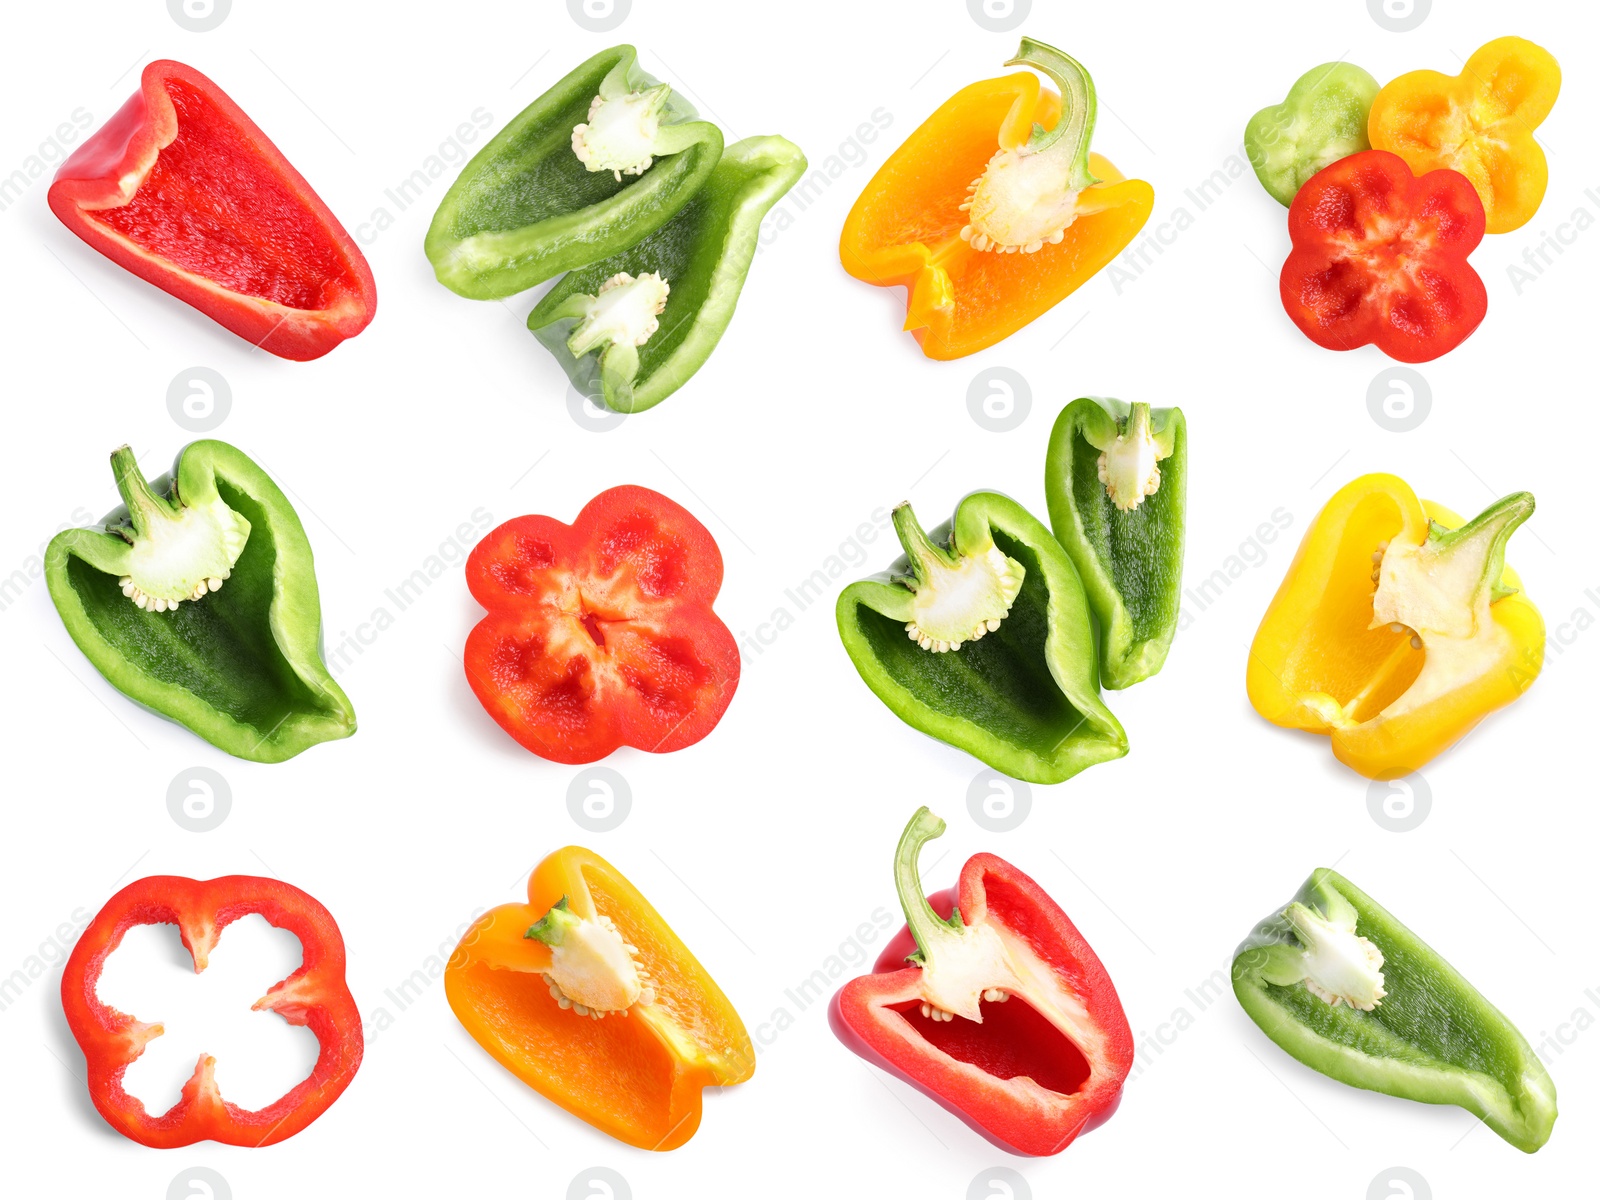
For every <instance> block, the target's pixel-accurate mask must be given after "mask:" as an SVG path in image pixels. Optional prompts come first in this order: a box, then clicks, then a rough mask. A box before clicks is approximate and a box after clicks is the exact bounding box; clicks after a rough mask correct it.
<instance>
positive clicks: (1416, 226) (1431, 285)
mask: <svg viewBox="0 0 1600 1200" xmlns="http://www.w3.org/2000/svg"><path fill="white" fill-rule="evenodd" d="M1483 229H1484V216H1483V202H1482V201H1481V200H1479V199H1478V193H1477V192H1476V191H1475V190H1474V189H1473V186H1472V184H1471V183H1470V182H1468V180H1467V177H1466V176H1465V175H1462V174H1460V173H1459V172H1457V171H1447V170H1439V171H1429V172H1428V173H1427V174H1425V175H1421V176H1415V175H1412V174H1411V168H1410V167H1408V166H1407V165H1406V163H1405V160H1404V159H1402V158H1401V157H1400V156H1399V155H1397V154H1390V153H1388V152H1387V151H1384V150H1365V151H1362V152H1361V153H1359V154H1352V155H1350V156H1349V157H1348V158H1341V159H1340V160H1339V161H1338V162H1336V163H1333V164H1332V165H1331V166H1327V167H1324V168H1323V169H1322V170H1321V171H1319V172H1317V174H1315V175H1313V176H1312V177H1311V178H1310V179H1308V180H1307V181H1306V183H1305V185H1304V186H1303V187H1302V188H1301V189H1300V191H1299V192H1297V193H1296V194H1295V198H1294V203H1293V204H1291V205H1290V206H1289V238H1290V240H1291V241H1292V242H1293V244H1294V249H1293V250H1291V251H1290V253H1289V258H1288V260H1287V261H1286V262H1285V263H1284V264H1283V273H1282V274H1281V275H1280V276H1279V277H1278V291H1279V293H1280V294H1281V296H1282V297H1283V308H1284V311H1285V312H1287V313H1288V314H1289V317H1290V319H1291V320H1292V321H1294V323H1295V324H1296V325H1298V326H1299V327H1300V331H1301V332H1302V333H1304V334H1305V335H1306V336H1307V337H1308V338H1310V339H1311V340H1312V341H1313V342H1315V343H1316V344H1317V345H1319V346H1323V347H1326V348H1327V349H1329V350H1354V349H1355V348H1356V347H1357V346H1365V345H1367V344H1368V343H1372V344H1374V345H1376V346H1377V347H1378V349H1380V350H1382V351H1383V352H1384V353H1385V354H1387V355H1388V356H1389V357H1390V358H1394V359H1398V360H1400V361H1401V362H1427V361H1428V360H1429V359H1433V358H1438V357H1439V356H1440V355H1441V354H1444V353H1446V352H1447V351H1450V350H1453V349H1455V347H1457V346H1459V345H1460V344H1461V343H1462V342H1463V341H1465V340H1466V338H1467V336H1468V335H1469V334H1470V333H1471V332H1472V331H1473V330H1474V329H1476V328H1477V327H1478V323H1479V322H1480V321H1482V320H1483V316H1484V313H1485V312H1486V311H1488V307H1489V296H1488V293H1487V292H1486V291H1485V290H1484V286H1483V280H1482V279H1480V278H1478V273H1477V272H1476V271H1474V270H1473V269H1472V267H1471V266H1470V265H1468V263H1467V256H1468V255H1469V254H1471V253H1472V251H1473V250H1474V249H1476V248H1477V245H1478V243H1479V242H1481V241H1482V240H1483Z"/></svg>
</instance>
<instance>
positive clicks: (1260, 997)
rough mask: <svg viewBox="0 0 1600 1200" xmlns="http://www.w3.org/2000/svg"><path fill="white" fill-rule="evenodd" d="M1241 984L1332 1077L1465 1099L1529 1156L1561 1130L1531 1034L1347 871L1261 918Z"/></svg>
mask: <svg viewBox="0 0 1600 1200" xmlns="http://www.w3.org/2000/svg"><path fill="white" fill-rule="evenodd" d="M1363 939H1364V942H1363ZM1375 955H1376V956H1381V957H1376V956H1375ZM1233 991H1234V995H1236V996H1237V997H1238V998H1239V1003H1240V1004H1242V1005H1243V1006H1244V1010H1245V1012H1247V1013H1249V1014H1250V1019H1251V1020H1253V1021H1254V1022H1255V1023H1256V1024H1257V1025H1259V1026H1260V1027H1261V1029H1262V1031H1263V1032H1264V1033H1266V1035H1267V1036H1268V1037H1270V1038H1271V1039H1272V1040H1273V1041H1274V1042H1276V1043H1278V1045H1279V1046H1281V1047H1282V1048H1283V1049H1284V1050H1287V1051H1288V1052H1289V1054H1291V1055H1292V1056H1293V1057H1295V1058H1297V1059H1299V1060H1300V1061H1301V1062H1302V1063H1304V1064H1305V1065H1306V1066H1308V1067H1310V1068H1311V1069H1312V1070H1314V1071H1320V1072H1321V1073H1322V1074H1324V1075H1326V1076H1328V1077H1329V1078H1331V1079H1337V1080H1339V1081H1340V1082H1341V1083H1348V1084H1350V1085H1351V1086H1352V1087H1358V1088H1366V1089H1368V1090H1370V1091H1375V1092H1383V1093H1384V1094H1386V1095H1389V1096H1399V1097H1401V1098H1402V1099H1406V1100H1418V1101H1421V1102H1422V1103H1424V1104H1454V1105H1458V1106H1459V1107H1461V1108H1464V1109H1466V1110H1467V1111H1468V1112H1470V1113H1475V1114H1476V1115H1477V1116H1479V1117H1481V1118H1482V1119H1483V1121H1484V1123H1485V1124H1486V1125H1488V1126H1489V1128H1491V1129H1493V1130H1494V1131H1495V1132H1496V1133H1498V1134H1499V1135H1500V1136H1501V1137H1503V1138H1505V1140H1506V1141H1508V1142H1510V1143H1511V1144H1512V1145H1513V1146H1515V1147H1517V1149H1519V1150H1523V1151H1526V1152H1528V1153H1530V1154H1531V1153H1533V1152H1534V1151H1535V1150H1537V1149H1539V1147H1540V1146H1543V1145H1544V1144H1545V1142H1547V1141H1549V1139H1550V1130H1551V1127H1552V1126H1553V1125H1554V1124H1555V1119H1556V1088H1555V1084H1554V1083H1552V1082H1551V1080H1550V1076H1549V1074H1548V1073H1547V1072H1546V1071H1545V1069H1544V1065H1543V1064H1542V1063H1541V1062H1540V1061H1539V1059H1538V1056H1537V1055H1536V1054H1535V1053H1534V1052H1533V1049H1532V1047H1530V1046H1529V1045H1528V1043H1527V1041H1526V1039H1524V1038H1523V1036H1522V1035H1521V1034H1520V1033H1518V1032H1517V1029H1516V1027H1515V1026H1514V1025H1512V1024H1511V1022H1510V1021H1508V1020H1507V1019H1506V1018H1505V1016H1504V1014H1502V1013H1501V1012H1500V1011H1499V1010H1498V1009H1497V1008H1495V1007H1494V1006H1493V1005H1492V1004H1490V1003H1489V1002H1488V1001H1487V1000H1485V999H1484V998H1483V996H1482V995H1481V994H1480V993H1479V992H1478V991H1477V989H1476V988H1474V987H1473V986H1472V985H1471V984H1470V983H1468V982H1467V981H1466V980H1465V979H1463V978H1462V977H1461V976H1460V975H1459V974H1458V973H1457V972H1456V971H1455V969H1454V968H1453V967H1451V966H1450V964H1449V963H1447V962H1445V960H1444V959H1442V958H1440V957H1439V955H1438V954H1437V953H1435V952H1434V951H1433V950H1432V949H1431V948H1430V947H1429V946H1428V945H1427V943H1425V942H1424V941H1423V940H1422V939H1421V938H1419V937H1417V935H1416V934H1414V933H1412V932H1411V930H1409V929H1407V928H1406V927H1405V926H1404V925H1402V924H1401V923H1400V922H1399V921H1397V920H1396V919H1395V918H1394V917H1393V916H1392V915H1391V914H1390V913H1388V912H1387V911H1385V910H1384V909H1383V908H1382V907H1381V906H1380V905H1379V904H1378V903H1377V902H1376V901H1375V900H1373V899H1372V897H1371V896H1368V895H1367V894H1366V893H1365V892H1363V891H1362V890H1361V889H1360V888H1358V887H1356V886H1355V885H1354V884H1352V883H1351V882H1350V881H1349V880H1348V879H1345V878H1344V877H1343V876H1342V875H1339V874H1337V873H1335V872H1333V871H1330V870H1327V869H1325V868H1323V869H1318V870H1316V871H1313V872H1312V873H1311V878H1310V879H1308V880H1306V882H1305V886H1303V887H1302V888H1301V889H1300V891H1299V892H1298V893H1297V894H1296V895H1295V898H1294V900H1293V901H1292V902H1291V903H1290V905H1289V906H1288V907H1286V908H1284V909H1283V910H1281V911H1280V912H1278V913H1275V914H1274V915H1272V916H1271V917H1268V918H1267V919H1266V920H1265V921H1263V922H1262V923H1261V924H1260V925H1259V926H1257V928H1256V930H1255V932H1254V933H1252V934H1251V935H1250V936H1249V937H1248V938H1246V939H1245V940H1244V942H1243V943H1242V944H1241V945H1240V946H1239V949H1238V950H1237V951H1236V952H1235V957H1234V960H1233ZM1333 1000H1337V1001H1338V1002H1331V1001H1333ZM1352 1003H1353V1004H1354V1006H1352ZM1368 1005H1370V1006H1371V1007H1367V1006H1368Z"/></svg>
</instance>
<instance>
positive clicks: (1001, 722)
mask: <svg viewBox="0 0 1600 1200" xmlns="http://www.w3.org/2000/svg"><path fill="white" fill-rule="evenodd" d="M895 521H896V527H897V530H899V531H900V533H901V539H902V543H903V544H905V545H907V548H908V550H910V549H911V548H912V547H914V546H915V545H916V541H915V538H917V537H922V538H924V539H925V540H927V541H928V542H929V543H931V545H932V546H933V547H934V548H935V549H936V550H937V551H938V552H939V553H944V554H955V555H957V556H958V557H965V556H967V555H974V554H979V553H984V552H987V550H988V549H989V548H991V547H992V548H994V549H996V550H998V551H999V552H1000V553H1001V554H1002V555H1004V556H1005V557H1007V558H1009V559H1011V560H1013V561H1014V562H1015V563H1017V564H1019V565H1020V566H1021V567H1022V568H1023V571H1024V575H1023V578H1022V581H1021V587H1020V590H1019V591H1018V592H1017V594H1016V598H1015V600H1014V602H1013V603H1012V606H1011V609H1010V611H1009V613H1008V614H1007V615H1006V616H1005V617H1004V619H1003V620H1001V621H1000V622H999V624H998V627H997V628H995V629H992V630H990V631H988V632H987V633H986V634H984V635H981V636H979V637H977V638H974V639H972V640H968V641H965V642H963V643H962V644H961V645H960V647H959V648H958V649H953V650H947V651H943V652H934V651H930V650H928V649H924V648H923V647H922V646H920V645H919V644H918V643H917V642H916V641H913V640H911V639H910V638H908V637H907V629H906V624H907V622H908V621H909V620H910V619H911V605H912V604H913V601H914V599H915V595H914V593H912V592H911V591H910V590H909V589H908V587H907V584H906V582H905V580H906V579H907V578H908V575H907V572H908V571H909V570H911V566H910V564H909V562H908V559H907V558H904V557H902V558H901V559H900V560H898V561H897V562H896V563H895V564H894V565H893V567H892V568H891V570H890V571H888V572H885V573H883V574H880V575H876V576H873V577H872V578H870V579H864V580H861V581H859V582H857V583H853V584H851V585H850V586H848V587H846V588H845V589H844V591H842V592H841V593H840V595H839V600H838V603H837V605H836V607H835V616H836V618H837V620H838V625H839V637H840V639H841V640H842V641H843V642H844V648H845V651H846V652H847V653H848V654H849V655H850V661H851V662H852V663H854V664H855V668H856V671H857V672H858V673H859V674H860V676H861V678H862V680H863V682H865V683H866V685H867V686H868V687H869V688H871V689H872V691H873V693H874V694H875V695H877V697H878V699H880V700H882V701H883V703H884V704H885V705H886V706H887V707H888V708H889V711H890V712H892V713H894V714H895V715H896V716H898V717H899V718H900V719H901V720H902V721H904V722H905V723H906V724H907V725H910V726H911V727H912V728H913V729H918V730H921V731H922V732H923V733H926V734H927V735H928V736H930V737H934V738H937V739H938V740H939V741H941V742H945V743H946V744H948V745H951V746H954V747H956V748H957V749H958V750H964V751H966V752H967V753H968V754H971V755H972V756H973V757H974V758H977V759H980V760H982V761H983V762H985V763H987V764H988V765H989V766H991V767H993V768H995V770H997V771H1002V772H1004V773H1005V774H1007V775H1010V776H1011V777H1012V778H1014V779H1024V780H1027V781H1028V782H1030V783H1060V782H1062V781H1063V780H1066V779H1070V778H1071V777H1072V776H1074V775H1076V774H1077V773H1078V772H1079V771H1081V770H1083V769H1084V768H1085V767H1090V766H1093V765H1094V764H1096V763H1101V762H1106V761H1109V760H1110V759H1114V758H1121V757H1122V756H1123V755H1124V754H1126V753H1127V752H1128V740H1127V735H1126V734H1125V733H1124V732H1123V729H1122V726H1121V725H1120V724H1119V723H1118V721H1117V719H1116V717H1114V716H1113V715H1112V714H1111V711H1110V710H1109V709H1108V708H1106V706H1105V704H1104V703H1103V702H1102V701H1101V699H1100V694H1099V686H1098V682H1097V676H1096V669H1095V648H1094V634H1093V627H1092V625H1091V623H1090V618H1089V606H1088V602H1087V600H1086V599H1085V597H1084V591H1083V584H1082V582H1081V581H1080V580H1079V579H1078V573H1077V571H1076V570H1075V569H1074V568H1073V566H1072V560H1071V559H1069V558H1068V557H1067V555H1066V552H1065V551H1063V550H1062V549H1061V546H1060V545H1059V543H1057V542H1056V540H1055V538H1054V537H1052V536H1051V534H1050V531H1049V530H1048V529H1046V528H1045V527H1044V526H1043V525H1041V524H1040V523H1039V522H1038V520H1036V519H1035V518H1034V517H1033V516H1032V515H1031V514H1029V513H1028V512H1027V510H1026V509H1024V508H1023V507H1022V506H1021V505H1020V504H1018V503H1017V502H1016V501H1014V500H1011V499H1009V498H1007V497H1005V496H1002V495H1000V494H999V493H997V492H974V493H973V494H972V495H970V496H968V497H967V498H966V499H964V500H963V501H962V502H961V503H960V505H958V506H957V508H956V511H955V516H954V517H953V519H952V520H951V522H950V524H949V526H948V527H946V526H941V527H939V528H938V529H935V530H934V531H933V532H932V534H930V535H923V534H922V533H921V529H920V526H916V525H915V522H916V519H915V517H913V516H910V509H909V507H908V506H906V505H901V506H900V507H899V508H897V509H896V510H895ZM906 526H913V527H915V529H914V532H911V533H908V532H907V531H906V528H905V527H906ZM908 539H910V540H908Z"/></svg>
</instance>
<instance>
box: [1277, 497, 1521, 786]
mask: <svg viewBox="0 0 1600 1200" xmlns="http://www.w3.org/2000/svg"><path fill="white" fill-rule="evenodd" d="M1532 513H1533V497H1532V496H1530V495H1529V494H1528V493H1526V492H1518V493H1516V494H1514V495H1511V496H1507V497H1506V498H1505V499H1503V500H1500V501H1497V502H1496V503H1495V504H1493V505H1491V506H1490V507H1489V508H1488V509H1486V510H1485V511H1484V512H1483V513H1482V514H1480V515H1479V516H1478V517H1476V518H1475V519H1474V520H1472V521H1470V522H1466V521H1463V520H1462V518H1461V517H1459V516H1457V515H1456V514H1455V513H1453V512H1451V511H1450V510H1449V509H1447V508H1443V507H1441V506H1440V505H1436V504H1432V503H1428V502H1424V501H1421V500H1419V499H1417V496H1416V493H1415V492H1413V491H1412V490H1411V488H1410V487H1409V486H1408V485H1407V484H1406V483H1405V481H1404V480H1401V479H1398V478H1396V477H1395V476H1393V475H1363V476H1362V477H1361V478H1359V479H1357V480H1354V481H1353V482H1351V483H1349V484H1347V485H1345V487H1343V488H1342V489H1340V491H1339V492H1338V493H1337V494H1335V495H1334V497H1333V498H1332V499H1331V500H1329V501H1328V503H1327V505H1326V506H1325V507H1324V508H1323V510H1322V511H1321V512H1320V513H1319V514H1318V515H1317V518H1316V520H1315V521H1314V522H1313V523H1312V525H1311V528H1310V529H1309V530H1307V532H1306V536H1305V539H1304V540H1303V541H1302V542H1301V544H1300V548H1299V550H1298V551H1297V552H1296V553H1295V558H1294V562H1293V563H1292V564H1291V565H1290V567H1289V572H1288V574H1287V575H1286V576H1285V577H1284V580H1283V583H1282V584H1281V585H1280V586H1279V588H1278V594H1277V595H1276V596H1275V597H1274V598H1273V601H1272V604H1271V605H1270V606H1269V607H1268V609H1267V613H1266V616H1264V617H1263V618H1262V621H1261V627H1260V628H1259V629H1258V630H1257V631H1256V636H1255V641H1254V642H1253V643H1252V644H1251V647H1250V661H1249V667H1248V670H1247V672H1246V686H1247V688H1248V690H1249V694H1250V703H1251V704H1252V705H1254V707H1255V710H1256V711H1257V712H1258V713H1260V714H1261V715H1262V716H1263V717H1265V718H1266V719H1267V720H1269V721H1271V722H1272V723H1273V724H1275V725H1282V726H1285V727H1286V728H1290V729H1305V730H1310V731H1312V732H1315V733H1325V734H1327V735H1328V736H1329V737H1330V739H1331V740H1332V742H1333V753H1334V756H1335V757H1336V758H1338V760H1339V761H1340V762H1342V763H1344V764H1345V765H1346V766H1348V767H1350V768H1351V769H1352V770H1355V771H1357V772H1359V773H1360V774H1362V775H1365V776H1366V777H1367V778H1369V779H1395V778H1399V777H1400V776H1403V775H1408V774H1410V773H1411V772H1413V771H1416V770H1417V769H1419V768H1420V767H1422V766H1423V765H1424V764H1425V763H1427V762H1430V761H1431V760H1432V759H1433V758H1434V757H1436V756H1437V755H1439V754H1441V753H1443V752H1444V751H1445V750H1447V749H1449V748H1450V747H1451V746H1452V745H1454V744H1455V743H1456V742H1457V741H1458V740H1459V739H1460V738H1461V737H1463V736H1464V735H1465V734H1466V733H1467V732H1468V731H1469V730H1470V729H1471V728H1472V727H1473V726H1474V725H1476V724H1477V723H1478V722H1479V721H1480V720H1482V719H1483V718H1484V717H1485V716H1487V715H1488V714H1489V713H1491V712H1493V711H1494V710H1495V709H1497V708H1501V707H1504V706H1505V705H1507V704H1510V703H1511V702H1512V701H1513V700H1515V699H1517V697H1519V696H1520V695H1522V693H1523V692H1525V691H1526V690H1527V689H1528V686H1529V685H1530V684H1531V683H1532V682H1533V680H1534V678H1535V677H1536V676H1537V675H1538V674H1539V669H1540V667H1541V666H1542V665H1543V662H1544V621H1543V619H1542V618H1541V617H1540V616H1539V610H1538V609H1537V608H1535V607H1534V606H1533V604H1532V603H1531V602H1530V601H1529V600H1528V599H1527V598H1526V597H1525V596H1524V595H1522V593H1521V591H1520V588H1521V580H1520V579H1518V577H1517V575H1516V573H1515V572H1513V571H1512V570H1511V569H1510V568H1508V567H1506V566H1505V545H1506V542H1507V540H1509V538H1510V537H1511V534H1512V532H1513V531H1514V530H1515V529H1516V528H1517V527H1518V526H1519V525H1521V524H1522V522H1523V521H1525V520H1526V519H1527V518H1528V517H1529V516H1530V515H1532Z"/></svg>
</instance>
